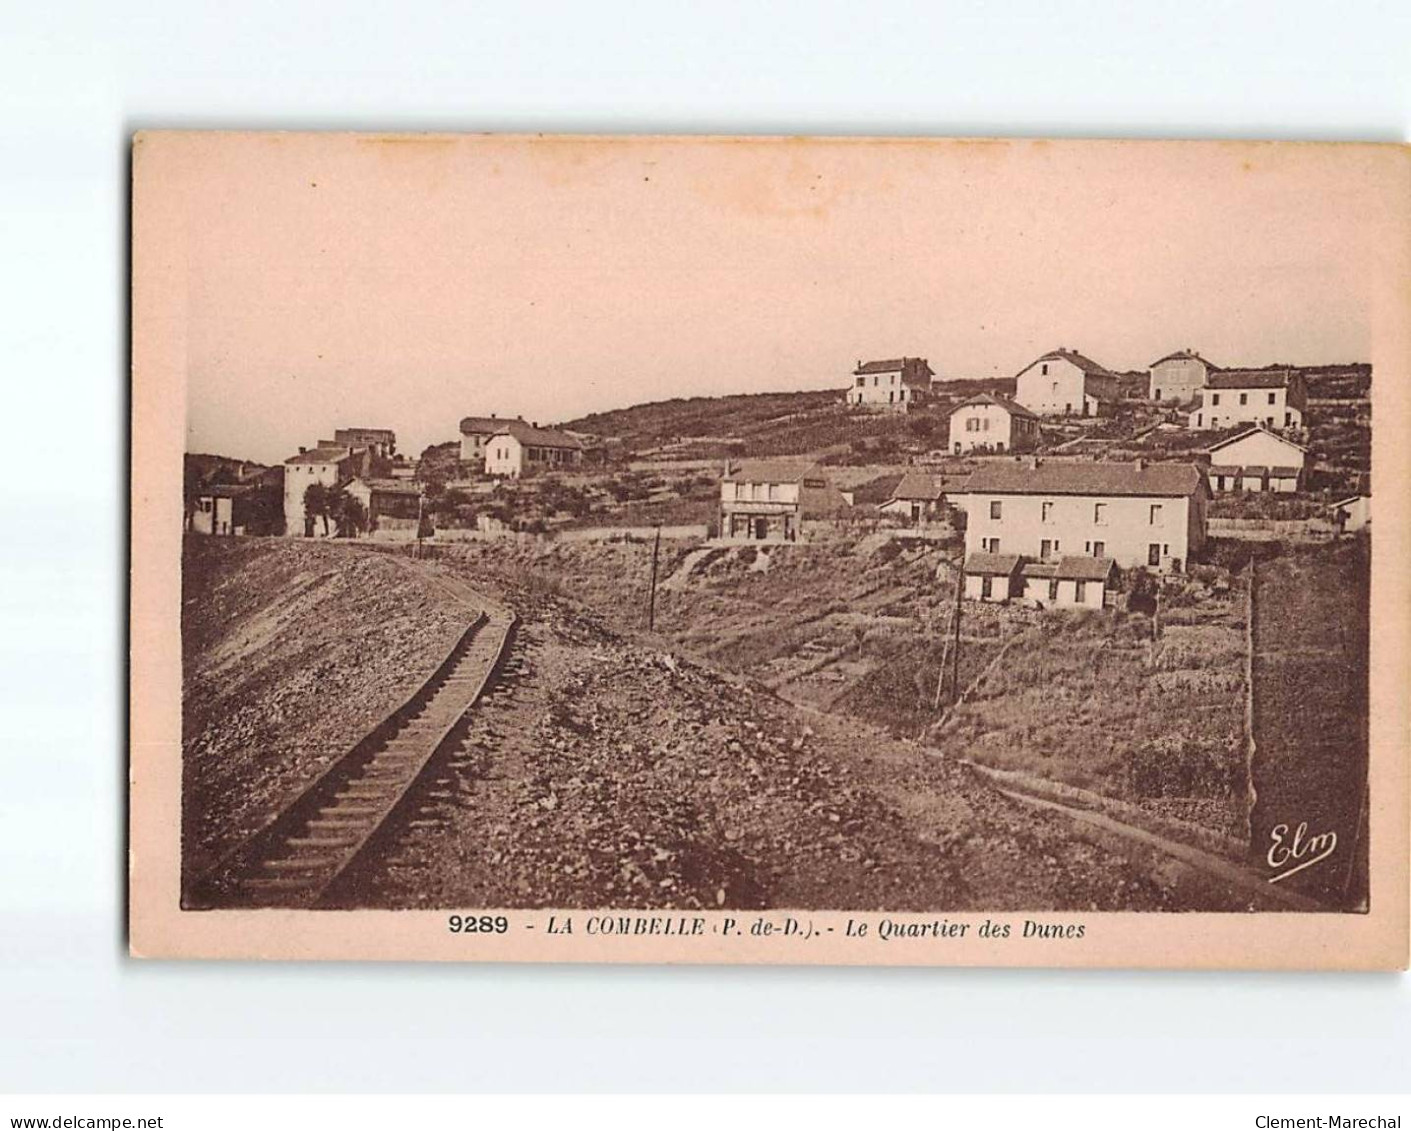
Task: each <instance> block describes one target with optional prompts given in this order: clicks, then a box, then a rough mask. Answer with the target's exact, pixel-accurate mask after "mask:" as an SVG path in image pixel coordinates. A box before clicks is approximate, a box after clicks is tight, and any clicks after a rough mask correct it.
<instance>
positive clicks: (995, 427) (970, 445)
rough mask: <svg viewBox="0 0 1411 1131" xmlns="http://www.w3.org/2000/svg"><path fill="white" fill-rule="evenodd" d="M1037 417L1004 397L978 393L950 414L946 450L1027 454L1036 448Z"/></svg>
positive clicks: (955, 452) (962, 402)
mask: <svg viewBox="0 0 1411 1131" xmlns="http://www.w3.org/2000/svg"><path fill="white" fill-rule="evenodd" d="M1038 442H1039V418H1038V417H1037V416H1035V415H1034V414H1033V413H1032V412H1030V411H1029V410H1028V409H1027V408H1025V407H1024V406H1023V405H1021V404H1018V403H1016V402H1015V401H1011V400H1009V399H1008V398H1006V397H997V396H993V395H991V394H990V393H981V394H980V395H979V396H975V397H971V398H970V399H969V400H968V401H961V402H960V404H958V405H956V406H955V408H953V409H952V410H951V414H950V451H951V452H952V453H954V454H955V455H961V454H962V453H964V452H973V451H991V452H1027V451H1030V450H1032V449H1033V448H1035V447H1037V446H1038Z"/></svg>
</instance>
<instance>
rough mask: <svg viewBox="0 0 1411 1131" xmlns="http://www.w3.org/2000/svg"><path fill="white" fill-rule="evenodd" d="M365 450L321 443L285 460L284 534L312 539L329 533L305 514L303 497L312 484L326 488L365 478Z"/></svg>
mask: <svg viewBox="0 0 1411 1131" xmlns="http://www.w3.org/2000/svg"><path fill="white" fill-rule="evenodd" d="M371 462H372V459H371V453H370V452H369V451H368V449H367V448H350V447H348V446H347V445H344V444H329V443H320V444H319V445H318V446H317V447H315V448H309V449H305V450H301V451H300V452H299V454H298V455H296V456H290V457H289V458H288V459H287V460H285V461H284V530H285V533H286V534H294V535H299V534H302V535H303V536H304V537H306V538H312V537H316V536H320V535H323V534H327V533H329V531H328V530H326V529H325V528H324V524H322V523H319V522H316V521H315V520H314V518H313V516H312V515H308V514H306V513H305V511H304V496H305V494H307V492H308V489H309V488H310V487H312V486H313V485H314V484H315V483H321V484H323V486H325V487H341V486H343V485H344V484H345V483H347V482H348V481H349V480H351V479H353V478H354V477H356V476H359V475H367V474H368V473H369V469H370V467H371Z"/></svg>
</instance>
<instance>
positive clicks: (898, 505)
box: [877, 468, 969, 525]
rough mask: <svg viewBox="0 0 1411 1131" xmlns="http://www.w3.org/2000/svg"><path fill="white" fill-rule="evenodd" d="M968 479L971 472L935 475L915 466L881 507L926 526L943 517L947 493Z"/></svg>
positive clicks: (883, 512) (892, 514)
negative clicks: (942, 511)
mask: <svg viewBox="0 0 1411 1131" xmlns="http://www.w3.org/2000/svg"><path fill="white" fill-rule="evenodd" d="M968 479H969V476H968V475H934V474H932V473H931V472H929V471H920V470H917V469H915V468H913V469H912V470H910V471H908V472H907V473H906V474H905V475H903V476H902V477H901V480H900V482H898V483H897V485H896V486H895V487H894V488H893V489H892V493H891V496H890V497H889V498H888V499H887V501H886V502H884V503H882V504H881V505H880V506H878V508H877V510H878V512H879V513H880V514H885V515H891V516H892V517H895V518H902V519H906V520H907V521H909V522H912V523H915V524H916V525H925V524H926V523H927V522H930V521H932V520H933V519H936V518H939V517H940V515H941V510H942V507H943V505H944V503H945V498H946V493H947V492H948V491H954V490H955V489H956V488H958V487H960V486H962V485H963V484H964V483H965V482H966V481H967V480H968Z"/></svg>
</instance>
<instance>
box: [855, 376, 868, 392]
mask: <svg viewBox="0 0 1411 1131" xmlns="http://www.w3.org/2000/svg"><path fill="white" fill-rule="evenodd" d="M866 384H867V378H866V377H859V378H858V379H857V387H858V388H859V389H860V388H862V387H863V386H864V385H866Z"/></svg>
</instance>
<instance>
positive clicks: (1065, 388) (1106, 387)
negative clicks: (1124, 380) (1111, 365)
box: [1014, 347, 1122, 416]
mask: <svg viewBox="0 0 1411 1131" xmlns="http://www.w3.org/2000/svg"><path fill="white" fill-rule="evenodd" d="M1121 395H1122V391H1121V379H1120V378H1119V377H1118V376H1117V374H1115V373H1113V372H1112V371H1111V370H1110V369H1108V368H1107V367H1106V366H1103V365H1099V364H1098V363H1097V362H1095V361H1094V360H1093V359H1092V358H1090V357H1086V356H1084V355H1083V354H1081V353H1079V352H1078V351H1077V350H1070V349H1067V348H1065V347H1059V348H1058V349H1056V350H1050V351H1049V352H1048V353H1046V354H1044V355H1043V356H1042V357H1038V358H1035V359H1034V360H1033V361H1031V362H1030V363H1029V364H1028V365H1026V366H1025V367H1024V368H1023V369H1021V370H1020V371H1019V372H1018V374H1017V375H1016V376H1015V378H1014V399H1015V400H1016V401H1018V402H1019V404H1021V405H1023V406H1024V407H1025V408H1027V409H1028V410H1029V411H1030V412H1033V413H1037V414H1038V415H1039V416H1100V415H1105V414H1106V413H1108V412H1110V411H1111V410H1112V408H1113V406H1114V405H1115V404H1116V403H1117V401H1118V400H1120V399H1121Z"/></svg>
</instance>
